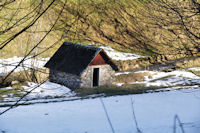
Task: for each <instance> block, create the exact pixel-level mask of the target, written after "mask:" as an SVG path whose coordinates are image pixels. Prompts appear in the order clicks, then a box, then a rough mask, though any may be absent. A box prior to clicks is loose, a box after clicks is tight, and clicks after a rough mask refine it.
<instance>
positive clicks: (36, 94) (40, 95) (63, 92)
mask: <svg viewBox="0 0 200 133" xmlns="http://www.w3.org/2000/svg"><path fill="white" fill-rule="evenodd" d="M22 88H23V89H24V90H23V91H21V92H19V93H22V95H24V94H26V93H27V92H29V91H31V90H32V91H31V93H30V94H28V95H27V96H26V97H24V98H23V99H22V101H27V100H35V99H37V100H41V99H51V98H59V97H65V98H66V97H68V98H69V97H72V96H75V93H74V92H72V91H71V90H70V89H69V88H67V87H65V86H62V85H59V84H56V83H52V82H48V81H46V82H44V83H43V84H41V85H40V84H36V83H31V82H28V86H22ZM5 90H8V91H9V90H12V87H7V88H5ZM10 95H11V94H10V93H7V95H3V98H4V99H3V100H1V101H4V102H5V101H9V102H14V101H17V100H18V99H19V98H20V97H16V96H14V95H13V96H10Z"/></svg>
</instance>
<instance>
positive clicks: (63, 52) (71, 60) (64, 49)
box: [45, 42, 114, 75]
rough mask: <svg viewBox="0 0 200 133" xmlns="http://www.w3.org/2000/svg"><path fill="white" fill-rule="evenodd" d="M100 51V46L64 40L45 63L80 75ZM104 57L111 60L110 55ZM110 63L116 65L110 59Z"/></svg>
mask: <svg viewBox="0 0 200 133" xmlns="http://www.w3.org/2000/svg"><path fill="white" fill-rule="evenodd" d="M100 51H101V49H100V48H97V47H94V46H90V45H89V46H88V45H81V44H76V43H71V42H64V43H63V45H62V46H61V47H60V48H59V49H58V50H57V51H56V53H55V54H54V55H53V56H52V58H51V59H50V60H49V61H48V62H47V63H46V64H45V67H47V68H50V69H53V70H57V71H62V72H66V73H71V74H75V75H80V74H81V73H82V72H83V71H84V70H85V69H86V68H87V66H88V65H89V64H90V63H91V62H92V60H93V59H94V57H95V56H96V55H97V54H98V53H99V52H100ZM104 58H107V59H106V60H109V58H108V56H107V57H105V56H104ZM108 64H111V67H113V66H114V64H113V63H112V62H111V61H110V60H109V61H108Z"/></svg>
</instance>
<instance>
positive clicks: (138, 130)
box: [131, 97, 142, 133]
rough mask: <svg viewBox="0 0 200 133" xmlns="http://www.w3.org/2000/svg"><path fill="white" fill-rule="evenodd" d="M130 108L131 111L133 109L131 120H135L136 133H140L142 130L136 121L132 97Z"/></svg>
mask: <svg viewBox="0 0 200 133" xmlns="http://www.w3.org/2000/svg"><path fill="white" fill-rule="evenodd" d="M131 108H132V111H133V120H134V122H135V125H136V129H137V132H138V133H142V131H141V130H140V128H139V127H138V123H137V119H136V116H135V111H134V107H133V98H132V97H131Z"/></svg>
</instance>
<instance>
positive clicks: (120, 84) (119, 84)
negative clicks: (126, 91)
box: [115, 83, 124, 86]
mask: <svg viewBox="0 0 200 133" xmlns="http://www.w3.org/2000/svg"><path fill="white" fill-rule="evenodd" d="M123 84H124V83H116V84H115V85H117V86H122V85H123Z"/></svg>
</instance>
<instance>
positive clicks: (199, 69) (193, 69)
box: [187, 67, 200, 71]
mask: <svg viewBox="0 0 200 133" xmlns="http://www.w3.org/2000/svg"><path fill="white" fill-rule="evenodd" d="M187 70H192V71H200V67H192V68H188V69H187Z"/></svg>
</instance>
